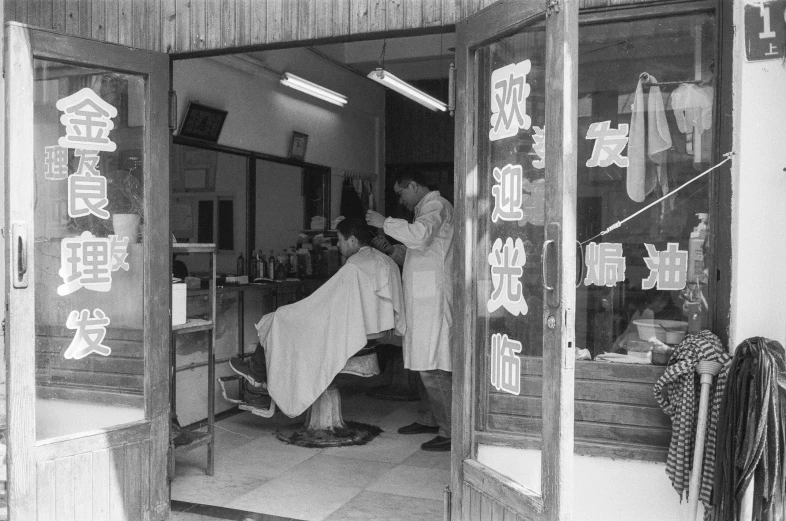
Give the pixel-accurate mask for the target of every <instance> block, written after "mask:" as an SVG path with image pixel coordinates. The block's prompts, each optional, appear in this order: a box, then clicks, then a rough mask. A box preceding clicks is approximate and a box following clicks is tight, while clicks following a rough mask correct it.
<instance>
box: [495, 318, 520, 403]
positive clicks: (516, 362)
mask: <svg viewBox="0 0 786 521" xmlns="http://www.w3.org/2000/svg"><path fill="white" fill-rule="evenodd" d="M520 352H521V342H517V341H515V340H511V339H510V338H508V335H501V334H499V333H495V334H493V335H491V385H493V386H494V388H495V389H496V390H497V391H505V392H506V393H510V394H515V395H519V394H521V359H520V358H519V357H518V356H517V355H518V354H519V353H520Z"/></svg>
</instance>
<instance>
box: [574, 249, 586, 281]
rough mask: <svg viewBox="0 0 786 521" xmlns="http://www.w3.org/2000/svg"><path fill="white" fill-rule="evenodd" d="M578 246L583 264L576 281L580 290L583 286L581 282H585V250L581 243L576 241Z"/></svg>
mask: <svg viewBox="0 0 786 521" xmlns="http://www.w3.org/2000/svg"><path fill="white" fill-rule="evenodd" d="M576 244H578V245H579V258H580V259H581V263H579V270H578V271H579V276H578V277H577V279H576V287H577V288H578V287H579V286H581V281H582V280H584V269H585V266H584V248H583V247H582V246H581V243H580V242H579V241H578V240H576Z"/></svg>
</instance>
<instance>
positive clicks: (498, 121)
mask: <svg viewBox="0 0 786 521" xmlns="http://www.w3.org/2000/svg"><path fill="white" fill-rule="evenodd" d="M531 68H532V62H530V61H529V60H524V61H522V62H519V63H511V64H510V65H506V66H504V67H500V68H499V69H497V70H495V71H494V72H492V73H491V129H489V140H490V141H497V140H498V139H503V138H506V137H511V136H515V135H516V134H517V133H518V131H519V129H527V128H529V126H530V123H531V119H530V117H529V116H528V115H527V97H528V96H529V91H530V86H529V84H528V83H527V74H528V73H529V71H530V69H531Z"/></svg>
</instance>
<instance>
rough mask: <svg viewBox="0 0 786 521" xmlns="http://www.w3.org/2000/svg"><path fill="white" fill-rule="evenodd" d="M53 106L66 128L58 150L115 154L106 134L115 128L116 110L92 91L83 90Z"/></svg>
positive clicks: (113, 145)
mask: <svg viewBox="0 0 786 521" xmlns="http://www.w3.org/2000/svg"><path fill="white" fill-rule="evenodd" d="M55 106H56V107H57V110H59V111H61V112H63V113H64V114H63V115H62V116H60V122H61V123H62V124H63V125H65V129H66V135H65V136H63V137H61V138H60V139H59V140H58V144H59V145H60V146H61V147H64V148H84V149H87V150H101V151H105V152H114V151H115V149H116V148H117V145H116V144H115V143H114V142H113V141H112V140H111V139H109V131H110V130H112V129H113V128H114V126H115V124H114V123H113V122H112V118H114V117H115V116H117V109H116V108H115V107H113V106H112V105H110V104H109V103H107V102H106V101H104V100H103V99H101V97H100V96H99V95H98V94H96V93H95V92H93V90H92V89H90V88H87V87H85V88H84V89H82V90H80V91H79V92H76V93H74V94H71V95H70V96H66V97H65V98H62V99H59V100H58V101H57V103H56V104H55Z"/></svg>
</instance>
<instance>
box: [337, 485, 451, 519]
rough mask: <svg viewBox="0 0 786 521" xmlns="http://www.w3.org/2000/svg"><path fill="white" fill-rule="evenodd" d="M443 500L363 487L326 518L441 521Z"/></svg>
mask: <svg viewBox="0 0 786 521" xmlns="http://www.w3.org/2000/svg"><path fill="white" fill-rule="evenodd" d="M442 508H443V507H442V501H436V500H432V499H419V498H411V497H404V496H397V495H394V494H385V493H382V492H370V491H367V490H366V491H363V492H361V493H360V494H358V495H357V496H355V497H354V498H352V499H351V500H350V501H348V502H347V503H346V504H344V505H343V506H342V507H341V508H339V509H338V510H336V511H335V512H333V513H332V514H330V515H329V516H328V517H327V518H326V520H325V521H370V520H373V521H442V519H443V517H442Z"/></svg>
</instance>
